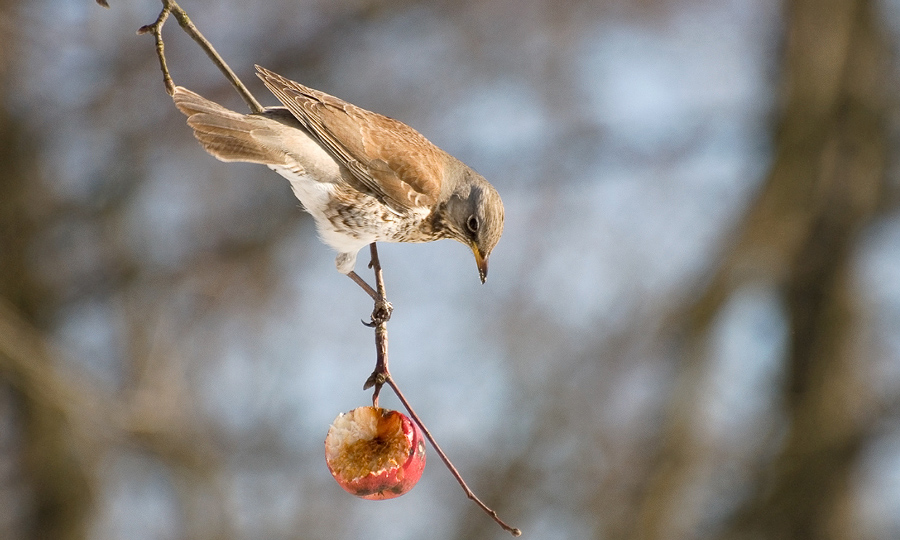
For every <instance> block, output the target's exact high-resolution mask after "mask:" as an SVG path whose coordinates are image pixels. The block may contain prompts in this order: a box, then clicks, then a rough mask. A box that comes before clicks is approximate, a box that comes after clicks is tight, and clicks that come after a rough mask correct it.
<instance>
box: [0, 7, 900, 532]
mask: <svg viewBox="0 0 900 540" xmlns="http://www.w3.org/2000/svg"><path fill="white" fill-rule="evenodd" d="M110 3H111V4H112V7H111V9H109V10H104V9H102V8H100V7H98V6H97V5H96V4H95V3H94V2H93V1H92V0H30V1H29V2H18V1H15V0H0V32H2V35H3V43H2V45H0V97H2V101H0V538H9V539H14V540H19V539H21V540H31V539H34V540H38V539H40V540H44V539H51V540H56V539H59V540H79V539H96V540H107V539H109V540H112V539H129V540H144V539H146V540H156V539H159V540H163V539H222V540H230V539H275V540H279V539H307V538H309V539H345V538H346V539H356V538H366V539H368V540H377V539H413V538H416V539H420V538H441V539H476V538H477V539H482V538H496V539H499V538H507V537H508V535H507V533H505V532H503V531H502V530H500V529H499V528H498V527H497V526H496V525H495V524H494V523H493V522H492V521H491V520H490V519H489V518H488V517H487V516H486V515H484V514H483V513H481V511H480V510H478V509H477V508H476V507H475V505H474V504H472V503H471V502H470V501H468V500H467V499H466V498H465V497H464V495H463V493H462V491H461V490H460V489H459V487H458V486H457V484H456V483H455V481H454V480H453V479H452V477H451V476H450V474H449V473H448V472H447V471H446V470H445V469H444V468H443V467H442V465H441V463H440V462H439V460H438V459H437V456H436V455H435V454H434V453H433V452H432V453H431V457H430V458H429V460H430V465H429V467H428V468H427V469H426V471H425V475H424V476H423V478H422V481H421V482H420V483H419V485H418V486H417V487H416V488H415V489H414V490H413V491H412V492H411V493H409V494H407V495H405V496H404V497H401V498H399V499H395V500H391V501H383V502H371V501H364V500H360V499H356V498H354V497H352V496H350V495H348V494H346V493H344V492H343V491H342V490H341V488H340V487H338V486H337V484H336V483H334V482H333V481H332V479H331V477H330V474H329V473H328V470H327V469H326V467H325V463H324V456H323V440H324V437H325V434H326V432H327V430H328V427H329V424H330V422H331V421H332V420H333V419H334V417H335V416H337V414H338V413H340V412H342V411H348V410H350V409H352V408H355V407H357V406H360V405H365V404H367V403H369V401H370V394H369V393H368V392H363V391H362V389H361V388H362V384H363V382H364V381H365V379H366V377H367V376H368V375H369V373H370V372H371V370H372V367H373V366H374V360H375V351H374V341H373V334H372V331H371V330H369V329H367V328H365V327H363V326H362V325H361V324H360V320H361V319H366V320H368V316H369V313H371V309H372V303H371V301H370V300H369V299H368V298H367V297H366V295H365V294H363V293H362V292H361V291H360V290H359V289H358V288H357V287H356V286H355V285H353V284H352V283H351V282H350V280H348V279H347V278H345V277H344V276H342V275H340V274H338V273H337V272H336V271H335V269H334V256H333V253H331V252H330V251H329V250H328V248H326V247H325V246H324V245H322V244H321V243H320V242H319V241H318V240H317V239H316V238H315V234H314V230H313V227H312V223H311V220H310V219H309V217H308V216H306V215H305V214H304V213H303V212H302V211H301V210H300V209H299V208H298V203H297V201H296V200H295V199H294V197H293V195H292V194H291V191H290V188H289V187H288V184H287V182H286V181H284V180H283V179H282V178H281V177H279V176H277V175H276V174H274V173H272V172H270V171H269V170H267V169H266V168H264V167H260V166H252V165H243V164H224V163H220V162H218V161H216V160H215V159H213V158H212V157H210V156H208V155H207V154H206V153H204V152H203V151H202V150H201V148H200V147H199V145H198V144H196V142H195V141H194V139H193V137H192V135H191V131H190V129H189V128H188V127H187V126H186V125H185V122H184V120H185V119H184V117H183V116H182V115H181V114H180V113H178V112H177V111H176V109H175V108H174V106H173V105H172V102H171V100H170V99H169V97H168V96H167V95H166V93H165V91H164V87H163V84H162V77H161V75H160V72H159V67H158V64H157V58H156V56H155V54H154V44H153V39H152V37H150V36H137V35H135V31H136V30H137V28H138V27H140V26H142V25H144V24H148V23H151V22H153V21H154V20H155V19H156V17H157V15H158V13H159V10H160V7H161V5H160V3H159V2H158V1H154V0H112V1H111V2H110ZM182 7H183V8H184V9H185V10H187V12H188V14H189V15H190V16H191V17H192V19H193V21H194V22H195V23H196V24H197V25H198V27H199V28H200V30H201V31H202V32H204V34H205V35H206V36H207V37H208V38H209V39H210V40H211V41H212V42H213V44H214V45H215V46H216V47H217V48H218V50H219V51H220V52H221V53H222V55H223V56H224V57H225V59H226V61H228V62H229V64H230V65H231V66H232V67H233V68H234V69H235V70H236V72H237V73H238V75H239V76H240V77H241V78H242V79H243V80H244V81H245V82H246V83H247V84H248V85H249V86H250V88H251V90H252V91H253V92H254V94H255V95H256V96H257V97H258V98H259V99H260V100H261V101H262V102H263V103H265V104H268V105H272V104H275V100H274V99H273V98H272V97H271V96H270V95H268V93H267V92H266V91H265V90H264V89H263V88H262V85H261V84H260V83H259V81H258V80H256V78H255V77H254V76H253V64H254V63H258V64H261V65H263V66H265V67H268V68H270V69H273V70H275V71H276V72H279V73H282V74H284V75H285V76H287V77H289V78H291V79H294V80H297V81H301V82H303V83H305V84H308V85H310V86H313V87H315V88H319V89H322V90H324V91H326V92H329V93H332V94H335V95H337V96H339V97H342V98H344V99H347V100H348V101H351V102H353V103H356V104H358V105H360V106H363V107H365V108H368V109H371V110H375V111H378V112H381V113H383V114H387V115H389V116H392V117H395V118H398V119H401V120H403V121H404V122H406V123H408V124H410V125H412V126H414V127H415V128H417V129H418V130H419V131H421V132H422V133H423V134H425V135H426V136H427V137H429V138H430V139H431V140H432V141H433V142H435V143H437V144H438V145H439V146H441V147H442V148H444V149H446V150H447V151H449V152H451V153H452V154H454V155H456V156H457V157H459V158H461V159H462V160H463V161H465V162H467V163H468V164H470V165H471V166H473V167H474V168H475V169H476V170H478V171H479V172H481V173H482V174H484V176H486V177H487V178H488V179H489V180H490V181H491V182H492V183H493V184H494V185H495V186H496V187H497V188H498V190H499V191H500V193H501V194H502V196H503V200H504V202H505V206H506V217H507V222H506V230H505V234H504V237H503V240H502V241H501V242H500V244H499V246H498V247H497V249H496V250H495V252H494V255H493V256H492V257H491V274H490V279H489V281H488V283H487V284H486V285H484V286H482V285H481V284H480V283H479V280H478V276H477V272H476V268H475V264H474V261H473V260H472V257H471V253H470V252H469V251H468V250H467V249H466V248H465V247H464V246H462V245H459V244H457V243H454V242H448V241H444V242H437V243H432V244H426V245H382V246H381V250H380V254H381V260H382V263H383V265H384V267H385V276H386V284H387V291H388V296H389V298H390V300H391V301H392V302H393V304H394V306H395V311H394V316H393V319H392V320H391V323H390V325H389V331H390V345H391V349H390V353H391V368H392V372H393V375H394V377H395V379H396V380H397V382H398V383H399V384H400V386H401V388H403V389H404V390H405V392H406V394H407V397H408V398H409V399H410V400H411V401H412V403H413V404H414V406H415V407H416V408H417V411H418V413H419V414H420V415H421V416H422V417H423V419H424V420H425V422H426V423H427V424H428V426H429V427H430V429H431V430H432V431H433V433H434V434H435V435H436V437H437V438H438V441H439V442H440V443H441V445H442V446H443V448H444V449H445V450H446V451H447V453H448V454H449V455H450V457H451V459H453V460H454V461H455V463H456V465H457V467H458V468H459V469H460V471H461V472H462V473H463V475H464V476H465V477H466V478H468V480H469V482H470V484H471V485H472V487H473V488H474V490H475V491H476V493H478V494H479V495H480V496H481V498H482V499H483V500H484V501H485V502H486V503H487V504H488V505H490V506H492V507H494V508H495V509H496V510H497V511H498V512H499V514H500V516H501V517H503V518H504V519H506V520H507V521H508V522H509V523H511V524H512V525H514V526H517V527H520V528H522V529H523V530H524V531H525V535H526V536H525V537H526V538H533V539H540V540H555V539H601V540H602V539H639V540H652V539H667V540H671V539H700V538H702V539H729V540H730V539H734V540H737V539H741V540H743V539H776V540H780V539H785V540H787V539H801V538H803V539H805V538H822V539H835V540H837V539H873V540H875V539H896V538H900V209H898V202H900V198H898V193H900V190H898V187H900V184H898V170H897V165H898V163H897V160H896V159H894V156H895V155H896V154H897V151H898V149H900V130H898V125H900V123H898V121H900V107H898V100H897V98H896V97H897V92H896V90H895V89H896V88H897V87H898V85H897V83H898V77H897V74H898V71H897V63H896V61H895V51H896V50H897V48H898V46H900V34H898V31H900V1H898V0H880V1H878V0H783V1H776V0H724V1H723V0H640V1H624V0H584V1H582V0H435V1H429V2H420V1H411V0H407V1H396V0H394V1H385V0H347V1H334V0H290V1H288V0H271V1H265V2H247V1H245V0H217V1H213V0H183V3H182ZM164 36H165V38H166V47H167V48H166V51H167V56H168V61H169V65H170V68H171V71H172V75H173V77H174V79H175V82H176V83H177V84H180V85H183V86H187V87H189V88H191V89H193V90H195V91H198V92H200V93H201V94H203V95H205V96H207V97H209V98H211V99H215V100H217V101H219V102H221V103H224V104H226V105H227V106H229V107H232V108H234V109H235V110H246V108H245V106H244V105H243V104H242V102H241V101H240V100H239V98H238V97H237V95H236V94H235V93H234V91H233V90H232V89H231V88H230V87H229V86H228V84H227V83H225V81H224V79H223V77H222V76H221V75H220V74H219V73H218V72H217V71H216V69H215V68H214V67H213V65H212V64H211V63H210V62H209V61H208V60H207V59H206V58H205V57H204V55H203V53H202V52H201V51H200V50H199V49H198V47H197V46H196V45H195V44H194V43H192V42H191V41H190V40H189V39H188V38H187V37H186V36H185V34H184V33H183V32H182V31H181V29H180V28H179V27H178V26H177V24H176V21H175V20H174V19H170V20H169V23H168V24H167V26H166V28H165V32H164ZM360 259H361V261H363V260H367V257H364V256H361V257H360ZM357 269H358V270H360V271H362V270H364V267H363V265H362V264H360V265H358V268H357ZM370 279H371V278H370ZM382 403H383V404H386V405H387V406H391V407H399V405H398V404H397V402H396V400H395V399H392V396H385V397H383V400H382Z"/></svg>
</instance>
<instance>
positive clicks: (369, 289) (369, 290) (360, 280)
mask: <svg viewBox="0 0 900 540" xmlns="http://www.w3.org/2000/svg"><path fill="white" fill-rule="evenodd" d="M347 277H348V278H350V279H352V280H353V283H356V284H357V285H359V286H360V287H361V288H362V290H364V291H366V294H368V295H369V296H370V297H371V298H372V300H375V301H376V302H377V301H378V293H377V292H375V289H373V288H372V286H371V285H369V284H368V283H366V280H364V279H363V278H361V277H359V274H357V273H356V272H354V271H353V270H350V273H349V274H347Z"/></svg>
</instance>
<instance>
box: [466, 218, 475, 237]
mask: <svg viewBox="0 0 900 540" xmlns="http://www.w3.org/2000/svg"><path fill="white" fill-rule="evenodd" d="M466 227H467V228H468V229H469V232H471V233H472V234H475V233H477V232H478V216H469V219H467V220H466Z"/></svg>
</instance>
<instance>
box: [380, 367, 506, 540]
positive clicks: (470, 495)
mask: <svg viewBox="0 0 900 540" xmlns="http://www.w3.org/2000/svg"><path fill="white" fill-rule="evenodd" d="M385 383H387V385H388V386H390V387H391V389H392V390H393V391H394V393H395V394H397V398H398V399H399V400H400V403H402V404H403V406H404V407H406V410H407V411H408V412H409V416H410V417H411V418H412V419H413V422H415V423H416V425H418V426H419V427H420V428H421V429H422V433H424V434H425V438H426V439H428V442H430V443H431V446H432V447H433V448H434V450H435V452H437V453H438V456H440V458H441V461H443V462H444V465H446V466H447V469H448V470H449V471H450V474H452V475H453V478H456V481H457V482H459V485H460V486H461V487H462V489H463V491H464V492H465V493H466V497H468V498H469V499H471V500H472V501H473V502H474V503H475V504H477V505H478V507H479V508H481V509H482V510H484V512H485V513H486V514H487V515H489V516H491V518H493V519H494V521H496V522H497V524H498V525H500V527H502V528H503V530H505V531H507V532H509V533H510V534H511V535H513V536H521V535H522V530H521V529H517V528H515V527H511V526H509V525H507V524H506V522H504V521H503V520H502V519H500V516H498V515H497V511H496V510H493V509H491V508H490V507H489V506H488V505H486V504H484V503H483V502H482V501H481V499H479V498H478V497H477V496H476V495H475V493H474V492H473V491H472V490H471V489H470V488H469V486H468V484H466V481H465V480H463V477H462V475H461V474H460V473H459V471H458V470H456V467H454V466H453V462H451V461H450V458H448V457H447V454H445V453H444V451H443V450H441V447H440V446H439V445H438V443H437V441H436V440H434V437H433V436H432V435H431V432H430V431H428V428H427V427H425V423H424V422H422V420H421V419H420V418H419V415H417V414H416V411H414V410H413V408H412V406H411V405H410V404H409V401H407V400H406V397H405V396H404V395H403V392H401V391H400V387H398V386H397V383H396V382H395V381H394V379H393V378H392V377H391V375H390V373H388V374H387V378H386V380H385Z"/></svg>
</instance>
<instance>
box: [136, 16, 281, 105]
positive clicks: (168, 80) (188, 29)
mask: <svg viewBox="0 0 900 540" xmlns="http://www.w3.org/2000/svg"><path fill="white" fill-rule="evenodd" d="M162 4H163V9H162V11H161V12H160V14H159V17H158V18H157V19H156V22H154V23H153V24H148V25H145V26H142V27H141V28H140V29H138V34H147V33H152V34H153V37H154V38H156V55H157V56H158V57H159V64H160V68H161V69H162V72H163V82H164V83H165V85H166V92H168V93H169V95H170V96H171V95H173V94H174V93H175V83H174V82H173V81H172V76H171V74H169V69H168V67H167V66H166V57H165V54H164V47H163V39H162V29H163V25H164V24H165V22H166V19H168V17H169V14H172V15H173V16H174V17H175V20H177V21H178V24H179V25H180V26H181V28H182V29H184V31H185V33H187V35H189V36H190V37H191V39H193V40H194V41H195V42H196V43H197V44H198V45H200V48H201V49H203V52H205V53H206V56H208V57H209V59H210V60H212V63H213V64H215V65H216V67H218V68H219V71H221V72H222V74H223V75H225V78H226V79H228V82H230V83H231V86H233V87H234V89H235V90H236V91H237V93H238V94H240V96H241V98H242V99H243V100H244V102H245V103H246V104H247V106H248V107H250V111H252V112H254V113H259V112H262V111H263V110H264V109H263V106H262V105H260V104H259V102H258V101H256V98H255V97H253V94H251V93H250V91H249V90H247V87H246V86H244V83H242V82H241V80H240V79H239V78H238V76H237V75H235V73H234V71H233V70H232V69H231V67H229V66H228V64H227V63H225V60H223V59H222V57H221V56H220V55H219V53H218V52H217V51H216V49H215V47H213V45H212V43H210V42H209V40H207V39H206V38H205V37H203V34H201V33H200V30H198V29H197V27H196V26H194V23H193V22H191V19H190V17H188V15H187V13H186V12H185V11H184V10H183V9H181V6H179V5H178V3H177V2H175V0H162Z"/></svg>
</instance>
